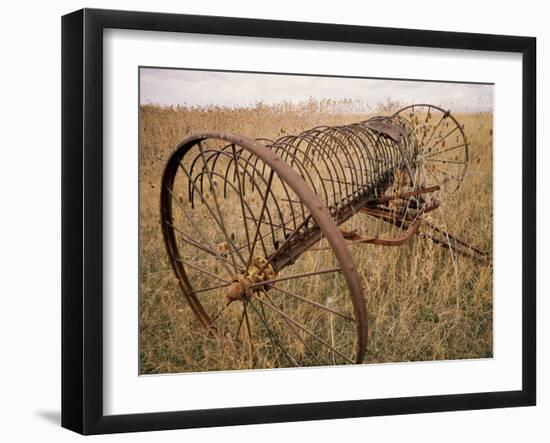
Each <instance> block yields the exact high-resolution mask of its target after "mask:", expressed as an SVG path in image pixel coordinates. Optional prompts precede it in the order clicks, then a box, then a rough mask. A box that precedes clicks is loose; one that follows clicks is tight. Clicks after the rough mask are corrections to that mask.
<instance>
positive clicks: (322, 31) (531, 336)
mask: <svg viewBox="0 0 550 443" xmlns="http://www.w3.org/2000/svg"><path fill="white" fill-rule="evenodd" d="M107 28H118V29H132V30H147V31H171V32H180V33H181V32H184V33H198V34H217V35H227V36H249V37H268V38H279V39H301V40H317V41H331V42H353V43H368V44H377V45H397V46H411V47H412V46H415V47H424V48H454V49H469V50H481V51H502V52H510V53H519V54H521V55H522V64H523V79H522V82H523V85H522V88H523V97H522V121H521V125H522V131H523V139H522V147H521V149H522V158H523V165H522V171H523V177H522V183H523V189H522V195H523V201H522V221H523V232H522V240H523V244H522V253H523V257H522V263H523V266H522V274H521V278H522V388H521V390H517V391H504V392H477V393H464V394H456V395H435V396H419V397H404V398H392V399H372V400H357V401H333V402H323V403H307V404H282V405H281V404H279V405H265V406H260V407H236V408H223V409H208V410H190V411H169V412H160V413H141V414H130V415H104V413H103V406H102V405H103V373H102V371H103V338H102V327H103V318H102V316H103V299H102V290H103V289H102V288H103V271H102V270H103V197H102V196H103V181H102V180H103V147H102V138H103V112H102V109H103V87H102V85H103V78H102V77H103V38H102V36H103V30H104V29H107ZM535 66H536V39H535V38H532V37H516V36H502V35H485V34H471V33H456V32H440V31H423V30H412V29H391V28H376V27H364V26H348V25H337V24H320V23H300V22H281V21H274V20H256V19H244V18H229V17H210V16H196V15H179V14H163V13H149V12H127V11H110V10H97V9H83V10H79V11H76V12H73V13H71V14H68V15H65V16H63V18H62V426H63V427H65V428H68V429H71V430H73V431H76V432H79V433H82V434H103V433H115V432H132V431H150V430H161V429H178V428H193V427H211V426H228V425H239V424H254V423H273V422H285V421H301V420H319V419H330V418H347V417H362V416H379V415H390V414H412V413H424V412H436V411H457V410H467V409H485V408H501V407H513V406H530V405H535V403H536V353H535V351H536V341H535V339H536V337H535V331H536V315H535V308H536V275H535V273H536V271H535V268H536V266H535V265H536V164H535V161H536V89H535V85H536V69H535ZM518 149H519V147H518ZM518 278H520V276H519V272H518Z"/></svg>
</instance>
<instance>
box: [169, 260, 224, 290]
mask: <svg viewBox="0 0 550 443" xmlns="http://www.w3.org/2000/svg"><path fill="white" fill-rule="evenodd" d="M176 260H177V261H179V262H181V263H183V264H184V265H185V266H189V267H190V268H193V269H194V270H196V271H199V272H202V273H203V274H206V275H208V276H210V277H212V278H215V279H217V280H220V281H223V282H224V283H227V284H228V285H229V284H230V283H231V282H229V281H228V280H226V279H225V278H221V277H220V276H219V275H216V274H214V273H212V272H209V271H207V270H206V269H204V268H200V267H199V266H196V265H194V264H193V263H190V262H188V261H187V260H184V259H183V258H181V257H177V258H176Z"/></svg>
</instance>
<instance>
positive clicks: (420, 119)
mask: <svg viewBox="0 0 550 443" xmlns="http://www.w3.org/2000/svg"><path fill="white" fill-rule="evenodd" d="M393 117H394V118H398V119H399V121H400V123H401V124H402V125H405V126H407V128H408V129H409V130H411V131H413V133H414V134H415V137H416V141H417V146H416V161H415V162H414V167H415V176H416V177H417V178H418V180H419V183H420V184H421V185H422V186H425V187H429V186H435V185H437V186H439V187H440V191H439V195H440V197H441V198H446V197H449V196H450V195H452V194H454V193H455V192H456V191H457V190H458V189H459V188H460V186H461V184H462V181H463V180H464V176H465V173H466V168H467V166H468V142H467V140H466V135H465V134H464V129H463V125H461V124H460V123H459V122H458V121H457V120H456V119H455V118H454V116H453V115H451V113H450V112H449V111H446V110H445V109H442V108H440V107H437V106H433V105H426V104H419V105H411V106H407V107H405V108H403V109H401V110H399V111H397V112H396V113H395V114H394V116H393Z"/></svg>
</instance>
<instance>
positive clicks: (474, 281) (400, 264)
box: [139, 102, 493, 374]
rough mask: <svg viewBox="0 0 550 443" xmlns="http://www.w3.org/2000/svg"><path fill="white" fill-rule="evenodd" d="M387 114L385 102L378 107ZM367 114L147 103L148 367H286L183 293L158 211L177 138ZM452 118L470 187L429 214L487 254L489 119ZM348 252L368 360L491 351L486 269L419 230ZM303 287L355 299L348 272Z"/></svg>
mask: <svg viewBox="0 0 550 443" xmlns="http://www.w3.org/2000/svg"><path fill="white" fill-rule="evenodd" d="M384 111H387V110H381V111H377V112H376V113H375V114H384ZM386 113H387V112H386ZM371 115H374V114H372V113H371V114H370V115H369V114H368V113H359V112H357V113H354V112H343V111H342V110H341V109H337V110H335V109H332V110H327V107H326V106H323V105H322V104H319V103H316V102H308V103H303V104H301V105H290V104H282V105H278V106H267V105H262V104H258V105H256V107H253V108H240V109H229V108H216V107H209V108H198V107H177V108H176V107H157V106H153V105H143V106H142V107H141V108H140V134H139V135H140V314H139V315H140V372H141V373H142V374H162V373H175V372H189V371H192V372H198V371H216V370H231V369H248V368H251V367H253V368H272V367H281V366H289V365H288V363H287V362H285V361H284V360H281V358H280V355H278V353H277V352H274V350H273V346H271V345H270V343H269V342H267V341H263V342H261V343H260V342H258V343H253V346H250V343H248V344H247V343H246V342H244V341H240V340H235V339H234V338H232V337H225V336H222V337H219V338H214V337H212V336H210V335H208V334H206V333H205V331H204V328H202V327H201V325H200V324H199V322H198V321H197V319H196V317H195V316H194V314H193V312H192V311H191V309H190V308H189V306H188V304H187V302H186V300H185V299H184V297H183V296H182V294H181V292H180V290H179V288H178V284H177V280H176V278H175V275H174V273H173V270H172V268H171V265H170V262H169V259H168V255H167V253H166V250H165V246H164V242H163V238H162V233H161V228H160V214H159V211H160V209H159V204H160V197H159V195H160V187H161V177H162V173H163V169H164V166H165V164H166V161H167V159H168V157H169V155H170V153H171V152H172V151H173V150H174V148H175V146H176V145H177V144H178V143H179V142H180V141H182V140H183V139H185V138H186V137H188V136H190V135H192V134H197V133H201V132H205V131H221V132H230V133H234V134H241V135H246V136H248V137H251V138H257V137H269V138H273V139H274V138H277V137H280V136H281V135H284V134H297V133H299V132H301V131H303V130H305V129H308V128H312V127H315V126H318V125H339V124H349V123H352V122H357V121H361V120H364V119H366V118H368V117H369V116H371ZM455 117H456V118H457V119H458V120H459V121H460V122H461V123H463V124H464V130H465V133H466V136H467V139H468V142H469V145H470V163H469V165H468V169H467V172H466V177H465V180H464V183H463V186H462V187H461V188H460V189H459V191H458V192H457V193H455V194H453V195H452V196H451V197H450V198H449V199H448V200H447V201H445V202H444V205H443V206H442V208H441V210H440V211H434V213H433V214H432V215H431V217H432V219H433V222H434V223H439V224H441V223H442V221H441V216H442V215H443V216H444V221H445V223H446V227H447V228H448V230H449V232H451V233H453V234H455V235H456V236H457V237H458V238H461V239H463V240H465V241H467V242H469V243H471V244H472V245H474V246H476V247H478V248H479V249H481V250H485V251H491V248H492V226H493V212H492V196H493V194H492V143H493V141H492V120H493V116H492V114H489V113H476V114H474V113H472V114H459V115H455ZM353 223H354V225H353V226H354V228H359V229H361V230H363V231H366V232H382V233H388V232H389V233H391V229H390V228H389V227H388V225H385V226H383V224H381V223H380V222H377V221H373V220H371V219H369V217H367V216H366V215H361V216H357V219H356V220H355V221H354V222H353ZM350 251H351V253H352V256H353V259H354V262H355V265H356V267H357V269H358V271H359V274H360V276H361V278H362V283H363V291H364V296H365V298H366V300H367V309H368V321H369V337H368V344H367V354H366V358H365V360H364V362H365V363H367V364H368V363H381V362H404V361H427V360H448V359H472V358H488V357H492V352H493V351H492V349H493V322H492V318H493V303H492V300H493V297H492V291H493V287H492V281H493V273H492V269H491V268H490V267H488V266H485V265H482V264H479V263H477V262H475V261H473V260H471V259H468V258H465V257H459V256H454V255H453V254H451V253H449V251H448V250H446V249H443V248H441V247H440V246H438V245H436V244H434V243H433V242H430V241H428V240H424V239H421V238H413V240H412V241H410V242H409V243H407V244H405V245H403V246H400V247H387V246H378V245H362V246H358V247H353V248H351V249H350ZM331 260H332V259H331V257H330V251H329V252H319V253H309V255H308V254H305V256H304V259H303V260H301V262H300V263H297V266H300V267H302V268H303V269H304V270H307V269H312V267H313V268H314V269H317V268H315V266H318V268H323V267H325V268H326V267H330V265H331V263H330V262H331ZM320 262H322V263H321V265H322V266H320V265H319V264H320ZM294 289H295V288H294ZM294 289H293V290H294ZM307 291H309V292H310V293H317V292H321V291H323V292H327V291H328V292H330V293H331V297H332V298H333V299H335V300H336V303H341V306H342V307H343V308H345V306H344V305H345V303H349V302H348V301H347V299H346V298H347V295H346V294H347V292H346V288H345V284H344V282H343V280H342V279H340V280H335V279H334V278H333V279H332V280H330V277H328V276H327V277H324V276H317V277H316V278H315V279H314V280H312V281H310V283H309V286H308V288H307ZM297 315H300V314H299V313H297ZM307 315H308V314H307V311H304V312H303V316H307ZM306 321H310V319H304V322H306ZM311 321H313V320H311ZM317 322H318V323H319V322H320V326H319V327H324V328H328V327H329V322H328V321H325V320H322V321H321V320H319V319H317ZM323 322H325V323H323ZM323 325H324V326H323ZM292 346H293V347H294V348H295V349H294V350H295V352H297V353H300V352H303V349H302V350H300V349H299V348H300V343H299V342H298V341H297V343H295V344H292ZM305 364H308V365H313V364H315V362H314V361H313V360H312V361H306V363H305Z"/></svg>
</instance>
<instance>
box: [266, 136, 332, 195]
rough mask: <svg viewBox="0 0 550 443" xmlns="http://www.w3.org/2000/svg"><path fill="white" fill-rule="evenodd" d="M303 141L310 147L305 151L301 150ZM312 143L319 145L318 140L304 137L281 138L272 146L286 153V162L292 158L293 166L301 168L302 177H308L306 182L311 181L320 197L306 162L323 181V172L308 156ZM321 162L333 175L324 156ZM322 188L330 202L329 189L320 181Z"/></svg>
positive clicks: (284, 157)
mask: <svg viewBox="0 0 550 443" xmlns="http://www.w3.org/2000/svg"><path fill="white" fill-rule="evenodd" d="M302 140H305V141H306V143H308V147H307V148H306V150H305V151H304V150H302V149H300V143H301V141H302ZM311 142H316V143H317V142H318V140H307V139H304V138H303V137H302V135H300V136H295V137H290V136H284V137H281V138H279V139H277V140H276V141H275V142H273V144H272V146H273V147H274V148H275V149H276V150H279V149H280V150H282V151H283V152H284V156H283V159H284V160H285V161H286V159H288V158H289V157H290V158H291V160H292V164H297V165H298V166H299V170H300V174H301V175H302V176H304V178H306V177H305V176H307V179H306V181H309V184H310V185H311V186H312V187H313V188H314V190H315V191H316V192H317V194H318V195H319V190H318V189H316V187H315V181H314V180H313V178H312V177H311V174H310V173H309V169H308V167H307V165H306V162H308V163H309V165H310V167H311V169H313V170H314V171H315V173H316V174H317V176H318V177H319V180H321V177H322V175H321V172H320V171H319V168H318V167H317V165H316V164H315V162H313V160H312V159H311V158H309V156H308V154H307V152H308V150H309V148H310V145H311ZM293 143H296V145H294V144H293ZM291 149H293V150H294V152H290V151H291ZM298 153H300V155H301V156H302V157H303V159H304V161H302V160H300V159H299V158H298ZM321 160H322V161H323V163H324V164H325V166H326V169H327V172H328V174H329V175H331V171H330V167H329V166H328V164H327V161H326V158H325V157H324V156H323V157H321ZM320 186H321V189H322V191H323V193H324V195H325V200H326V201H328V192H327V189H326V187H325V184H324V183H323V182H322V181H320ZM333 187H334V184H333Z"/></svg>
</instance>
